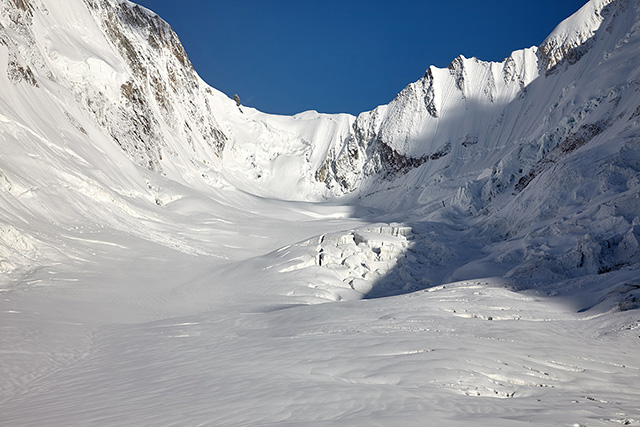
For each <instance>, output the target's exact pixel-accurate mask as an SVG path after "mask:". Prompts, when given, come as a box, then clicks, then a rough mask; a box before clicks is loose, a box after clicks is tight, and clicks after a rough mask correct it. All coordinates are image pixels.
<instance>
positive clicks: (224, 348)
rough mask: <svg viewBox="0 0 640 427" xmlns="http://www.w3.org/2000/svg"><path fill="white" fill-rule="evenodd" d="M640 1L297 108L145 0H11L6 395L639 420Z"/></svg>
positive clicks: (1, 232) (56, 402)
mask: <svg viewBox="0 0 640 427" xmlns="http://www.w3.org/2000/svg"><path fill="white" fill-rule="evenodd" d="M639 29H640V6H638V5H637V4H636V3H634V2H632V1H628V0H606V1H605V0H592V1H590V2H589V3H587V4H586V5H585V7H583V8H582V9H580V11H579V12H578V13H576V14H575V15H574V16H572V17H571V18H569V19H568V20H566V21H565V22H563V23H561V24H560V25H559V26H558V27H557V29H556V30H555V31H554V32H553V33H552V34H551V35H550V36H549V37H548V38H547V39H546V40H545V41H544V42H543V44H542V45H541V47H540V48H536V47H530V48H526V49H523V50H519V51H516V52H514V53H512V54H511V55H510V56H509V57H508V58H506V59H505V60H504V61H502V62H500V63H492V62H484V61H481V60H479V59H476V58H464V57H462V56H460V57H458V58H456V59H454V60H453V61H452V63H451V65H450V66H449V67H447V68H445V69H438V68H435V67H429V68H428V69H427V71H426V72H425V75H424V77H423V78H422V79H420V80H418V81H417V82H415V83H412V84H410V85H408V86H407V87H406V88H405V89H403V90H402V91H401V92H400V93H399V94H398V96H397V97H396V98H395V99H394V100H392V101H391V102H390V103H389V104H388V105H382V106H379V107H378V108H376V109H374V110H373V111H370V112H365V113H363V114H361V115H359V116H358V117H353V116H350V115H347V114H338V115H332V114H321V113H317V112H315V111H307V112H303V113H300V114H297V115H295V116H292V117H287V116H274V115H269V114H264V113H262V112H260V111H257V110H256V109H254V108H251V107H249V106H245V105H238V103H237V102H236V101H234V100H232V99H229V98H228V97H227V96H225V95H224V94H222V93H220V92H219V91H217V90H215V89H213V88H211V87H209V86H207V85H206V84H205V83H204V82H203V81H202V80H201V79H200V78H199V77H198V75H197V74H196V71H195V70H194V69H193V66H192V65H191V63H190V61H189V59H188V57H187V55H186V52H185V51H184V49H183V47H182V46H181V44H180V42H179V40H178V37H177V35H176V34H175V33H174V32H173V30H171V28H170V27H169V25H168V24H166V23H165V22H164V21H162V19H160V18H159V17H158V16H156V15H155V14H154V13H153V12H151V11H148V10H146V9H144V8H142V7H140V6H137V5H135V4H133V3H131V2H129V1H124V0H69V1H65V2H58V1H54V0H0V342H1V343H2V345H1V347H0V424H2V425H5V424H6V425H20V426H42V425H48V426H63V425H64V426H67V425H91V426H111V425H113V426H121V425H163V426H164V425H166V426H169V425H180V426H182V425H216V426H232V425H233V426H242V425H244V426H249V425H251V426H254V425H274V426H275V425H278V426H282V425H292V426H300V425H309V426H311V425H323V426H324V425H345V426H358V425H362V426H369V425H385V426H395V425H401V426H408V425H419V426H423V425H431V424H433V425H445V424H446V425H469V424H470V425H478V426H482V425H487V426H500V425H505V426H507V425H508V426H512V425H519V424H525V423H526V424H527V425H540V426H546V425H617V424H622V425H640V412H638V405H637V402H638V401H639V400H640V388H639V387H638V384H640V365H639V364H638V358H637V354H638V352H639V351H640V339H639V335H638V334H639V331H640V324H639V323H638V316H637V313H638V309H639V308H640V281H639V279H638V277H640V275H639V274H638V272H639V269H638V266H639V262H640V197H639V194H640V144H639V143H638V141H640V113H639V112H640V102H639V101H638V97H637V93H638V90H639V88H640V66H639V62H638V59H637V58H640V33H639V32H638V30H639ZM427 59H428V58H427Z"/></svg>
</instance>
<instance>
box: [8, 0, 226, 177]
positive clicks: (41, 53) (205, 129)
mask: <svg viewBox="0 0 640 427" xmlns="http://www.w3.org/2000/svg"><path fill="white" fill-rule="evenodd" d="M84 3H85V6H86V11H83V10H78V15H81V16H82V14H84V13H86V12H89V13H90V14H91V15H92V17H93V19H94V22H95V25H97V26H99V27H100V28H101V29H102V32H103V34H104V36H105V39H104V40H95V41H93V43H95V44H102V45H104V44H107V46H109V45H110V46H111V48H112V49H113V53H114V55H116V56H119V57H120V58H122V60H123V61H118V60H116V59H115V58H113V57H112V58H111V61H107V62H105V61H103V60H102V59H98V58H90V57H85V58H81V57H80V58H72V57H70V56H68V55H67V54H66V53H61V52H59V51H57V50H55V49H51V48H49V46H48V45H47V44H46V43H42V41H38V40H36V31H35V30H34V25H41V24H35V23H34V21H35V20H34V15H35V14H41V15H42V16H43V17H46V16H47V15H48V10H47V8H46V7H45V5H44V3H41V2H40V1H38V0H3V2H2V4H1V10H2V13H3V17H4V19H2V20H0V44H2V45H5V46H7V47H8V58H9V61H8V66H7V74H8V77H9V80H10V81H12V82H13V83H15V84H20V83H21V82H26V83H28V84H30V85H32V86H34V87H39V86H40V83H39V81H41V80H42V79H46V80H48V81H50V82H55V83H58V84H62V85H64V86H65V87H66V88H68V89H69V90H71V91H72V92H73V93H74V95H75V97H76V99H78V100H80V101H81V102H82V103H83V105H84V106H85V108H86V110H87V112H88V113H89V114H90V115H92V116H93V118H94V120H95V121H96V123H97V124H98V125H99V126H100V127H103V128H104V129H105V130H106V132H107V133H108V134H109V135H110V136H111V137H112V139H113V141H114V142H115V143H116V144H117V145H118V146H120V147H121V148H122V149H123V150H124V151H125V152H127V153H128V154H129V155H130V156H131V158H132V159H134V160H135V162H136V163H138V164H139V165H141V166H144V167H146V168H148V169H151V170H154V171H158V172H162V171H163V167H162V160H163V157H165V158H166V156H167V155H173V156H176V155H178V153H177V151H176V150H175V149H174V148H172V147H170V145H168V144H167V138H174V137H175V135H176V134H177V135H180V136H181V137H184V139H186V140H187V141H189V142H190V144H191V148H192V153H191V154H190V155H195V152H196V151H199V150H197V149H196V146H197V145H199V143H204V146H205V147H208V148H207V149H208V150H209V151H210V155H213V156H220V155H221V153H222V151H223V149H224V145H225V141H226V139H227V137H226V136H225V134H224V132H223V131H222V130H221V129H220V125H219V124H218V123H217V122H216V119H215V118H214V115H213V114H212V111H211V107H210V105H209V98H210V92H209V93H208V92H207V90H208V87H207V86H206V85H205V84H203V82H202V81H201V80H200V79H199V77H198V76H197V74H196V72H195V71H194V70H193V66H192V65H191V62H190V61H189V59H188V57H187V55H186V53H185V51H184V48H183V47H182V45H181V44H180V41H179V40H178V37H177V36H176V34H175V33H174V32H173V30H172V29H171V27H170V26H169V25H168V24H167V23H166V22H164V21H163V20H162V19H160V18H159V17H158V16H157V15H154V14H152V13H151V12H149V11H147V10H146V9H144V8H142V7H140V6H138V5H134V4H132V3H129V2H120V1H108V0H86V1H85V2H84ZM6 26H8V27H9V28H10V29H11V30H12V32H13V33H17V34H18V35H19V37H20V40H17V42H16V40H15V38H13V39H12V38H11V37H9V36H8V35H7V32H6ZM37 31H39V30H37ZM121 64H126V65H125V68H124V69H123V68H122V65H121ZM96 81H99V82H100V84H96ZM200 156H202V154H199V155H198V157H200Z"/></svg>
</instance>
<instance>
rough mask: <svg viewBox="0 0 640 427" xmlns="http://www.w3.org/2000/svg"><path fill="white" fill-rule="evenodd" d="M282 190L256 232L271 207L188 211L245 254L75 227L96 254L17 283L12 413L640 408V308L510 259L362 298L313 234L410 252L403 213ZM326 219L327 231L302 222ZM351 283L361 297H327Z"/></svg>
mask: <svg viewBox="0 0 640 427" xmlns="http://www.w3.org/2000/svg"><path fill="white" fill-rule="evenodd" d="M238 201H239V200H238ZM263 203H264V204H265V205H264V206H262V209H261V210H262V211H269V209H271V212H272V213H275V210H274V208H273V206H272V204H273V203H272V202H270V201H264V202H263ZM267 205H269V206H271V208H269V207H268V206H267ZM305 209H306V211H307V212H313V215H314V216H316V218H315V219H312V218H310V217H309V216H307V217H304V216H301V215H302V214H301V213H300V212H302V211H304V210H305ZM277 210H278V211H279V215H278V216H279V217H280V220H276V219H274V218H270V219H269V223H270V224H271V226H270V227H264V228H261V229H262V235H252V233H254V232H255V230H254V229H253V228H252V227H251V226H250V225H248V224H251V223H253V224H256V223H259V222H260V221H261V220H264V218H263V217H262V216H261V215H258V214H255V218H254V219H253V221H247V220H243V221H242V222H239V223H234V222H233V221H232V219H231V218H227V220H226V221H222V220H219V221H218V223H217V224H215V225H212V224H211V223H212V222H213V221H207V220H206V219H205V218H204V216H201V217H200V223H199V224H198V223H196V221H195V220H194V223H193V224H192V227H191V228H192V230H193V232H192V233H193V234H192V236H191V237H192V238H194V239H195V238H196V237H197V239H198V240H199V241H201V242H207V241H213V240H216V241H217V242H221V241H223V242H225V241H226V242H227V243H229V244H231V242H233V241H237V242H238V243H239V244H241V245H242V247H243V248H244V249H238V250H237V252H236V255H235V256H234V258H235V259H233V260H223V259H220V258H219V257H216V256H213V255H209V256H208V255H202V254H200V255H194V254H185V253H183V252H179V251H175V250H172V249H170V248H167V247H165V246H161V245H158V246H155V247H150V246H149V244H148V242H144V241H141V240H139V239H136V238H133V237H131V236H127V235H118V234H117V233H115V232H113V231H105V230H104V229H102V230H101V231H95V232H90V231H89V230H87V229H84V230H82V231H81V232H75V233H74V234H73V235H71V234H70V235H69V236H68V237H69V238H71V239H78V238H79V236H84V240H83V241H82V242H81V243H82V247H83V248H84V250H85V255H86V256H89V257H90V256H91V254H95V256H96V257H99V258H100V261H99V262H96V261H94V260H92V259H90V258H89V259H87V260H78V261H77V262H78V264H77V265H72V266H64V265H58V266H55V265H53V266H47V267H43V268H42V269H39V270H37V271H34V272H33V273H32V274H31V275H30V276H29V277H27V278H23V279H22V280H21V281H20V282H18V283H12V284H9V285H8V286H7V284H5V285H4V287H3V289H2V293H1V295H2V301H1V303H0V304H1V307H2V308H1V312H0V318H1V322H0V324H1V325H2V326H1V327H0V332H1V333H2V343H3V345H2V351H0V366H1V367H2V378H3V380H2V382H1V384H2V389H1V396H2V402H1V403H0V405H1V408H2V410H1V411H0V412H1V414H2V424H3V425H20V426H42V425H60V426H62V425H88V426H89V425H96V426H98V425H99V426H121V425H162V426H170V425H175V426H196V425H211V426H224V425H229V426H232V425H233V426H241V425H247V426H249V425H251V426H254V425H292V426H294V425H345V426H354V425H361V426H369V425H384V426H407V425H416V426H422V425H439V424H444V423H447V424H448V425H458V424H459V425H467V424H472V425H487V426H496V425H505V426H511V425H519V424H520V423H522V424H523V425H524V424H525V423H526V424H527V425H588V426H594V425H615V423H622V424H628V425H629V424H630V425H634V424H640V411H639V407H638V403H637V402H638V401H640V386H639V384H640V359H639V358H638V354H640V339H639V338H640V320H639V319H638V316H637V310H629V311H622V312H617V313H609V314H601V312H602V311H603V310H598V311H593V310H587V311H585V312H584V313H578V309H579V308H580V307H581V306H580V304H581V302H580V301H579V300H578V299H576V295H577V293H576V292H574V293H572V294H571V295H572V296H571V297H548V296H546V293H542V292H533V291H518V289H516V288H515V287H514V285H513V284H512V283H509V282H508V281H507V280H505V279H496V278H494V279H483V280H472V281H462V282H456V283H451V284H446V285H439V286H435V287H431V288H428V289H426V290H424V291H418V292H412V293H407V294H404V295H397V296H393V297H386V298H375V299H365V300H354V299H355V298H358V292H357V291H356V290H354V289H352V287H351V286H349V285H348V283H350V280H345V279H344V277H345V276H348V274H349V273H348V272H347V271H345V270H346V267H345V266H344V265H343V268H344V269H343V270H342V271H341V270H339V269H336V267H335V266H333V268H331V267H329V268H327V267H325V266H326V265H327V264H325V266H322V265H321V264H322V262H317V261H315V262H314V261H312V259H314V257H315V255H313V254H317V253H327V254H334V256H337V252H341V253H342V255H343V256H346V257H347V258H348V257H354V256H356V257H358V256H359V257H361V261H363V262H362V263H361V265H362V264H365V265H366V264H367V263H368V264H369V265H372V263H373V262H376V261H374V258H375V257H371V256H369V258H367V255H366V254H367V253H368V252H367V251H368V249H367V248H369V247H371V246H373V247H374V248H375V247H376V243H375V242H376V241H377V242H379V243H383V244H382V245H379V243H378V248H385V245H384V243H385V242H386V244H387V246H386V247H387V248H394V247H395V248H397V249H398V250H397V251H394V250H389V252H392V253H396V252H397V253H398V257H400V258H402V257H403V255H402V254H403V253H404V254H407V252H406V249H404V248H403V247H406V246H408V244H407V238H406V237H404V236H402V234H401V233H398V231H401V232H405V234H406V233H407V231H408V230H407V229H406V228H401V227H398V226H396V227H395V231H396V232H395V233H394V232H393V231H394V227H387V228H386V229H381V228H380V225H377V226H368V225H366V224H362V222H363V221H362V220H356V219H349V218H346V216H347V215H346V213H347V212H349V209H347V208H346V207H339V206H334V207H328V206H324V207H322V208H320V207H319V206H317V205H307V206H306V207H305V206H304V205H303V204H300V203H293V202H292V203H290V204H287V203H281V204H280V206H279V207H278V208H277ZM331 210H333V211H334V212H333V213H334V214H335V216H336V217H338V216H343V218H331V216H332V215H331ZM323 215H324V218H322V216H323ZM318 216H320V217H321V218H317V217H318ZM211 219H212V218H209V220H211ZM204 223H207V224H209V225H208V226H207V227H204V226H203V224H204ZM165 225H166V224H165ZM156 227H157V225H156ZM183 229H186V227H183ZM320 229H323V230H333V232H332V233H324V238H322V237H320V236H322V235H316V236H315V237H313V238H309V239H300V236H302V235H304V234H305V231H306V233H309V234H312V235H315V234H317V231H318V230H320ZM231 230H235V233H237V234H234V233H232V232H231ZM340 230H342V232H339V231H340ZM345 230H354V231H350V232H348V231H345ZM365 230H366V231H365ZM371 230H373V231H371ZM381 230H382V231H387V232H388V234H384V233H380V231H381ZM393 234H395V236H394V235H393ZM221 235H228V236H229V237H226V238H223V239H221V238H220V236H221ZM354 235H358V236H362V237H360V238H359V239H362V238H364V236H367V237H368V240H367V241H366V242H365V241H360V242H359V243H360V245H359V246H358V245H356V244H355V241H354V240H351V239H352V237H350V236H354ZM376 235H377V236H378V237H376ZM286 236H289V238H293V239H294V240H296V241H297V244H293V245H284V246H281V247H280V248H279V249H276V250H273V251H268V249H267V254H266V255H260V256H255V257H254V256H253V255H259V254H261V253H264V251H265V244H264V243H262V245H261V244H260V240H261V239H262V240H263V241H264V240H267V241H269V242H271V243H272V244H273V243H276V244H277V245H281V244H282V243H281V241H282V240H287V237H286ZM291 236H295V237H291ZM359 239H358V240H359ZM394 239H395V240H394ZM413 239H415V237H411V236H409V240H408V241H411V240H413ZM248 241H254V242H255V245H253V246H252V245H251V244H248V243H247V242H248ZM367 242H368V245H367ZM371 242H374V243H371ZM394 242H395V243H394ZM292 243H294V242H292ZM76 247H78V246H76ZM332 248H334V249H332ZM337 248H341V249H340V251H338V250H337ZM349 248H350V249H349ZM401 248H402V249H401ZM376 252H377V253H378V254H377V255H378V258H377V259H378V260H379V259H381V258H380V257H379V255H380V254H382V250H376ZM324 258H325V259H327V260H328V259H329V258H330V256H328V255H327V256H326V257H324ZM106 260H108V262H106ZM377 262H379V263H382V264H383V265H387V264H388V263H384V262H382V261H377ZM347 264H348V263H347ZM328 265H329V266H331V264H328ZM359 273H361V272H360V271H358V274H359ZM388 274H389V275H391V276H393V274H394V273H393V271H389V273H388ZM354 275H355V273H354ZM630 279H632V277H630ZM381 280H383V279H381ZM362 282H363V285H365V286H366V281H365V280H362ZM576 286H578V285H576ZM605 287H606V286H605ZM340 298H345V299H351V300H350V301H333V302H326V301H331V300H338V299H340ZM318 302H324V303H321V304H314V303H318ZM605 311H606V310H605ZM594 313H595V314H594Z"/></svg>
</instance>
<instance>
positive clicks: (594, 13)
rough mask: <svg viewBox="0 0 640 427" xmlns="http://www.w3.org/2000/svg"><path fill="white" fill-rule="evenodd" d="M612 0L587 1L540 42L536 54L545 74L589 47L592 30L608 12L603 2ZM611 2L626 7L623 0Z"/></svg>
mask: <svg viewBox="0 0 640 427" xmlns="http://www.w3.org/2000/svg"><path fill="white" fill-rule="evenodd" d="M614 1H615V0H598V1H591V2H589V3H587V4H586V5H585V6H584V7H583V8H582V9H581V10H580V11H579V12H578V13H576V14H575V15H574V16H573V17H571V18H570V19H567V20H566V21H565V22H563V23H562V24H560V25H559V26H558V27H557V28H556V29H555V30H554V32H553V33H552V34H551V35H550V36H549V37H547V38H546V39H545V40H544V41H543V42H542V44H541V45H540V48H539V50H538V55H539V57H540V65H541V68H542V69H543V70H544V72H545V75H549V74H551V73H553V72H554V71H555V70H556V69H557V68H558V67H559V66H561V65H562V64H565V63H566V64H569V65H573V64H575V63H576V62H578V61H579V60H580V58H582V56H583V55H585V54H586V53H587V52H588V51H589V50H590V49H591V47H592V45H593V43H594V40H593V37H594V34H595V31H596V30H597V29H598V28H599V26H600V24H601V23H602V21H603V20H604V16H603V15H606V14H607V13H608V9H607V6H608V5H610V4H611V3H613V2H614ZM615 3H616V7H618V8H624V9H626V3H627V0H618V1H615Z"/></svg>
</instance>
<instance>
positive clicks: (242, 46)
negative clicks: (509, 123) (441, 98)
mask: <svg viewBox="0 0 640 427" xmlns="http://www.w3.org/2000/svg"><path fill="white" fill-rule="evenodd" d="M134 1H135V2H136V3H139V4H141V5H143V6H145V7H147V8H149V9H151V10H153V11H154V12H156V13H158V14H159V15H160V16H161V17H162V18H163V19H164V20H165V21H167V22H169V23H170V24H171V25H172V27H173V29H174V30H175V31H176V33H177V34H178V36H179V37H180V39H181V41H182V43H183V45H184V47H185V49H186V51H187V53H188V55H189V57H190V59H191V62H192V63H193V65H194V67H195V69H196V70H197V71H198V73H199V74H200V76H201V77H202V78H203V79H204V80H205V81H206V82H207V83H209V84H210V85H211V86H213V87H215V88H216V89H219V90H221V91H222V92H224V93H226V94H227V95H229V96H233V95H234V94H235V93H237V94H238V95H239V96H240V98H241V100H242V102H243V104H245V105H249V106H252V107H256V108H258V109H259V110H262V111H265V112H269V113H277V114H295V113H298V112H300V111H304V110H318V111H320V112H325V113H339V112H347V113H352V114H358V113H360V112H362V111H366V110H371V109H373V108H375V107H376V106H377V105H380V104H386V103H388V102H389V101H391V100H392V99H393V98H394V97H395V96H396V94H397V93H398V92H399V91H400V90H402V88H404V87H405V86H406V85H407V84H408V83H411V82H413V81H416V80H418V79H419V78H420V77H422V76H423V75H424V71H425V70H426V69H427V68H428V67H429V66H430V65H435V66H437V67H446V66H447V65H448V64H449V63H450V62H451V61H452V60H453V59H454V58H455V57H456V56H458V55H460V54H462V55H464V56H466V57H473V56H475V57H477V58H479V59H483V60H492V61H502V60H503V59H504V58H506V57H507V56H508V55H509V54H510V53H511V52H512V51H513V50H516V49H522V48H525V47H530V46H533V45H536V46H537V45H539V44H540V43H541V42H542V41H543V40H544V38H545V37H546V36H547V35H548V34H549V33H550V32H551V31H552V30H553V29H554V28H555V26H556V25H557V24H559V23H560V21H562V20H563V19H565V18H567V17H568V16H570V15H571V14H572V13H573V12H575V11H577V10H578V9H579V8H580V7H581V6H582V5H583V4H584V3H586V0H484V1H477V0H450V1H447V0H440V1H433V0H422V1H420V0H180V1H177V0H134Z"/></svg>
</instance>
